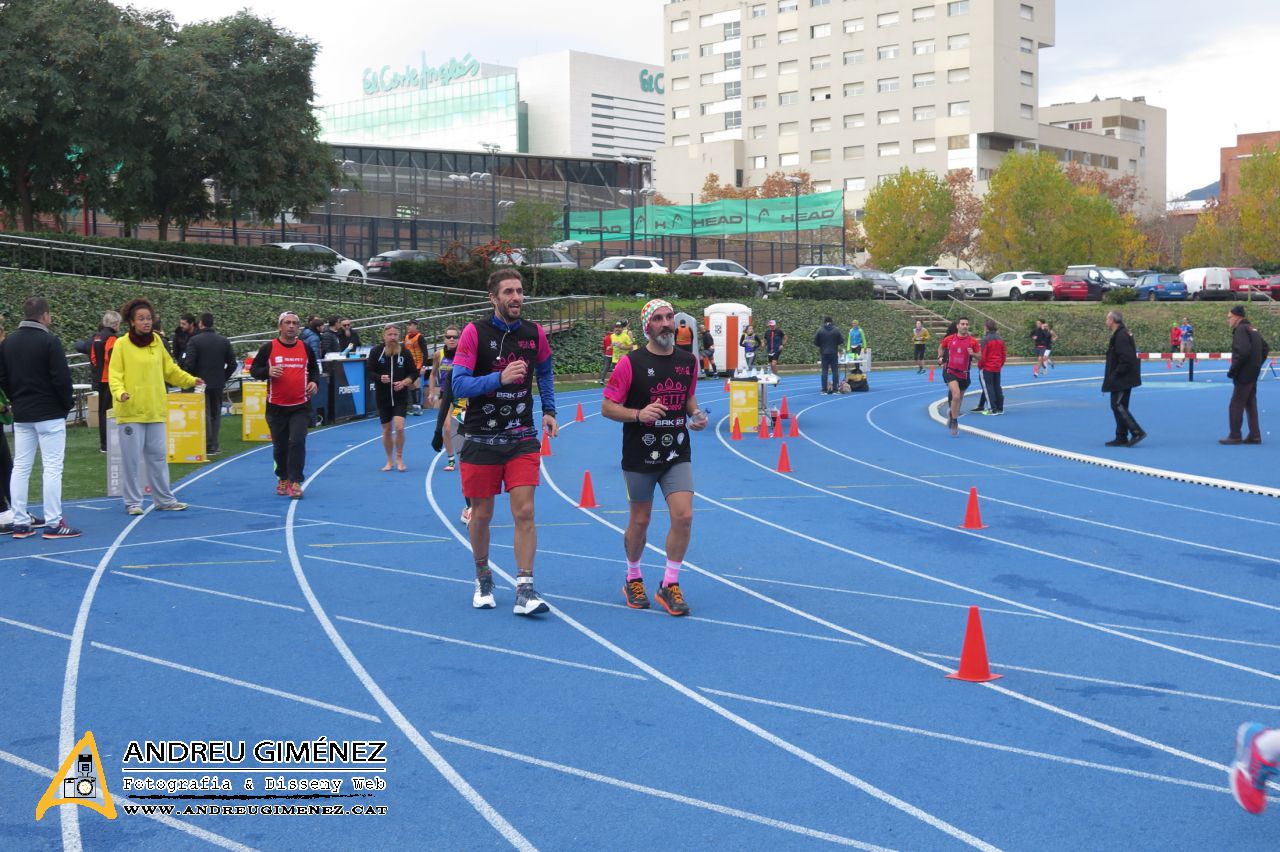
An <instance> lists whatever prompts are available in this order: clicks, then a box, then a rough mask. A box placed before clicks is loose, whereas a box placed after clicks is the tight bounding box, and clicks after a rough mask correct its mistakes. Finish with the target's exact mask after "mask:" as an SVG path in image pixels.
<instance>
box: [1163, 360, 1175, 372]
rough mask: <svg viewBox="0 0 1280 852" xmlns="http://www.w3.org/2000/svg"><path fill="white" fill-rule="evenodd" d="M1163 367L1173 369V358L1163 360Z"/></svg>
mask: <svg viewBox="0 0 1280 852" xmlns="http://www.w3.org/2000/svg"><path fill="white" fill-rule="evenodd" d="M1164 368H1165V369H1166V370H1172V369H1173V359H1172V358H1170V359H1169V360H1168V361H1165V362H1164Z"/></svg>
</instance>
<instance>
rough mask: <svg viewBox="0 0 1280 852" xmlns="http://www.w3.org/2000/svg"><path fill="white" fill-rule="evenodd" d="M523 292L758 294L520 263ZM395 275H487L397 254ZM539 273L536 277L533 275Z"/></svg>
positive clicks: (728, 286)
mask: <svg viewBox="0 0 1280 852" xmlns="http://www.w3.org/2000/svg"><path fill="white" fill-rule="evenodd" d="M520 271H521V273H522V274H523V275H524V278H525V281H526V282H527V283H526V285H525V292H526V293H527V294H528V295H532V296H630V295H632V294H634V293H652V294H654V295H658V294H661V295H662V296H663V297H664V298H673V299H702V298H712V299H744V298H747V297H750V296H753V295H755V285H754V284H753V283H751V282H750V281H745V280H743V279H741V278H731V277H728V276H699V275H650V274H648V273H644V272H597V271H595V270H592V269H537V270H536V271H535V270H534V269H533V268H532V267H527V266H525V267H521V268H520ZM390 274H391V279H392V280H394V281H403V282H406V283H413V284H427V285H431V286H441V287H466V288H469V289H475V290H484V289H485V286H486V285H485V275H484V273H483V272H481V271H479V270H476V269H466V270H464V271H462V272H461V273H460V274H453V273H451V272H450V270H449V269H447V268H446V267H445V266H444V264H441V263H438V262H437V261H434V260H397V261H395V262H394V263H392V264H391V270H390ZM535 276H536V281H535Z"/></svg>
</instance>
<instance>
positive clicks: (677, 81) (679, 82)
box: [671, 77, 689, 92]
mask: <svg viewBox="0 0 1280 852" xmlns="http://www.w3.org/2000/svg"><path fill="white" fill-rule="evenodd" d="M687 88H689V78H688V77H673V78H672V79H671V91H673V92H683V91H684V90H685V89H687Z"/></svg>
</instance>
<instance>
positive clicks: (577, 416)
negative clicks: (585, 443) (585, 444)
mask: <svg viewBox="0 0 1280 852" xmlns="http://www.w3.org/2000/svg"><path fill="white" fill-rule="evenodd" d="M586 419H587V418H585V417H583V416H582V403H578V413H577V414H575V415H573V422H574V423H581V422H582V421H584V420H586Z"/></svg>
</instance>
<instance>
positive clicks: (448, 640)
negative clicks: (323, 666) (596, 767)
mask: <svg viewBox="0 0 1280 852" xmlns="http://www.w3.org/2000/svg"><path fill="white" fill-rule="evenodd" d="M334 619H335V620H336V621H345V622H347V623H348V624H359V625H362V626H364V627H372V628H374V629H376V630H385V631H387V632H389V633H401V634H404V635H406V636H417V637H420V638H422V639H430V640H432V641H433V642H444V643H445V644H448V645H460V646H462V647H464V648H472V649H474V650H477V651H490V652H492V653H494V654H507V655H509V656H512V657H522V658H523V659H526V660H537V661H538V662H540V663H551V664H552V665H556V666H566V667H568V668H573V669H582V670H583V671H588V672H598V673H600V674H607V675H613V676H614V677H624V678H627V679H628V680H644V677H642V676H641V675H638V674H633V673H632V672H620V671H618V670H617V669H607V668H604V667H602V666H591V665H587V664H586V663H575V662H573V661H572V660H563V659H560V658H559V657H544V656H543V655H541V654H531V653H529V652H528V651H515V650H512V649H511V648H500V647H498V646H497V645H486V644H484V643H483V642H471V641H468V640H466V639H454V638H452V637H450V636H441V635H440V634H438V633H427V632H425V631H423V630H411V629H410V628H408V627H395V626H393V625H390V624H379V623H378V622H376V621H365V620H364V619H363V618H351V617H349V616H345V615H335V616H334Z"/></svg>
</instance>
